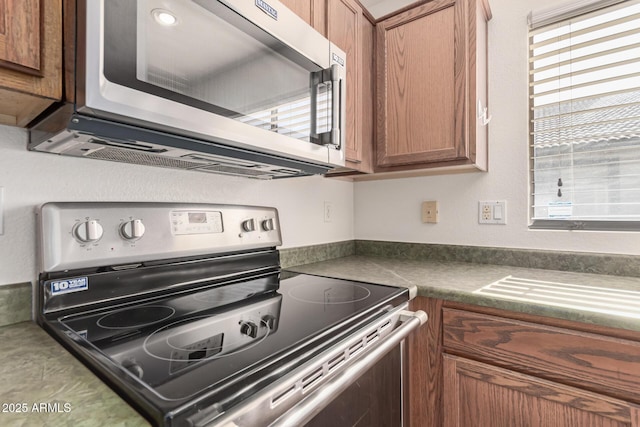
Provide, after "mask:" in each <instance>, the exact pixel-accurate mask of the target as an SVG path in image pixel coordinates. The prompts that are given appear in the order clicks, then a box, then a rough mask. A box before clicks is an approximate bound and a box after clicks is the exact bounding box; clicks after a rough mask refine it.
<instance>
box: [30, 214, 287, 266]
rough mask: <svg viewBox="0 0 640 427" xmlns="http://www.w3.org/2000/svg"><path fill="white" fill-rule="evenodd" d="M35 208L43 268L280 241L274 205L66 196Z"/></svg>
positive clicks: (271, 244)
mask: <svg viewBox="0 0 640 427" xmlns="http://www.w3.org/2000/svg"><path fill="white" fill-rule="evenodd" d="M37 213H38V226H39V240H40V242H39V243H40V264H41V268H40V271H42V272H50V271H61V270H67V269H74V268H91V267H100V266H116V265H119V264H131V263H137V262H143V261H150V260H159V259H168V258H180V257H186V256H196V255H207V254H216V253H224V252H232V251H239V250H248V249H258V248H267V247H274V246H279V245H281V244H282V237H281V234H280V226H279V220H278V211H277V210H276V209H275V208H270V207H260V206H239V205H214V204H176V203H125V202H123V203H117V202H86V203H79V202H62V203H46V204H44V205H42V206H41V207H40V208H39V209H38V212H37Z"/></svg>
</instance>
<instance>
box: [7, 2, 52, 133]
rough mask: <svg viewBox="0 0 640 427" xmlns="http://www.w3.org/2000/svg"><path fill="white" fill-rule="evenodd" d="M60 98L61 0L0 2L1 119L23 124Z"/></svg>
mask: <svg viewBox="0 0 640 427" xmlns="http://www.w3.org/2000/svg"><path fill="white" fill-rule="evenodd" d="M61 98H62V4H61V0H46V1H40V0H0V123H1V124H7V125H17V126H26V125H27V124H28V123H29V122H30V121H31V120H33V119H34V118H35V117H36V116H37V115H38V114H40V113H41V112H42V111H43V110H44V109H45V108H47V107H48V106H49V105H51V104H52V103H53V102H54V101H59V100H60V99H61Z"/></svg>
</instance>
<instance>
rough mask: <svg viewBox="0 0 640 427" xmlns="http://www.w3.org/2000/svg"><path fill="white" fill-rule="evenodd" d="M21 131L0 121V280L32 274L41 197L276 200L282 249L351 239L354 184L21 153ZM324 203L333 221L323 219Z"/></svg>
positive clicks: (23, 144)
mask: <svg viewBox="0 0 640 427" xmlns="http://www.w3.org/2000/svg"><path fill="white" fill-rule="evenodd" d="M26 144H27V132H26V131H25V130H23V129H17V128H12V127H6V126H0V187H4V208H3V214H4V234H3V235H0V285H4V284H10V283H18V282H25V281H34V280H35V279H36V277H37V270H36V269H37V267H36V258H35V256H36V246H35V244H36V236H35V214H34V212H35V210H34V209H35V207H36V206H38V205H40V204H42V203H44V202H47V201H160V202H194V203H231V204H233V203H237V204H250V205H264V206H275V207H277V208H278V210H279V214H280V219H281V222H282V224H281V225H282V234H283V241H284V244H283V246H282V247H283V248H284V247H295V246H304V245H313V244H319V243H327V242H335V241H342V240H351V239H353V184H352V183H350V182H346V181H339V180H331V179H326V178H322V177H305V178H293V179H285V180H275V181H258V180H253V179H247V178H236V177H226V176H221V175H210V174H205V173H197V172H187V171H180V170H171V169H162V168H154V167H148V166H133V165H127V164H122V163H114V162H107V161H100V160H90V159H77V158H71V157H62V156H56V155H52V154H45V153H35V152H28V151H27V150H26ZM324 201H329V202H331V203H332V204H333V209H334V212H333V219H332V221H331V222H330V223H325V222H324V215H323V214H324Z"/></svg>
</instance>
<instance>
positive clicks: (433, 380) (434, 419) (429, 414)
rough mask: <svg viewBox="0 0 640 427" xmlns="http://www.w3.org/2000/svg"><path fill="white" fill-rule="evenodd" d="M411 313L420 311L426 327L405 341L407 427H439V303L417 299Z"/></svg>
mask: <svg viewBox="0 0 640 427" xmlns="http://www.w3.org/2000/svg"><path fill="white" fill-rule="evenodd" d="M410 310H412V311H416V310H423V311H424V312H425V313H427V315H428V316H429V320H428V321H427V324H426V325H424V326H423V327H421V328H420V329H418V330H417V331H416V332H414V333H413V334H411V335H409V337H408V338H407V349H408V357H409V375H408V377H409V378H408V379H409V424H408V425H409V427H441V426H442V417H443V415H442V410H443V407H442V380H443V378H442V300H438V299H432V298H422V297H417V298H415V299H414V300H412V301H411V305H410Z"/></svg>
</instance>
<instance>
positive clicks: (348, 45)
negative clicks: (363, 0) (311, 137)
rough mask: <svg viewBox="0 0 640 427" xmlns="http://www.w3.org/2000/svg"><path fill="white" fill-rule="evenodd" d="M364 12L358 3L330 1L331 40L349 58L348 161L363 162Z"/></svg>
mask: <svg viewBox="0 0 640 427" xmlns="http://www.w3.org/2000/svg"><path fill="white" fill-rule="evenodd" d="M361 19H363V18H362V9H361V8H360V6H359V5H358V3H357V2H355V1H354V0H327V38H328V39H329V40H331V41H332V42H333V43H335V45H336V46H338V47H339V48H340V49H342V50H343V51H344V52H345V54H346V56H347V111H346V123H347V125H346V135H345V141H346V142H345V145H346V147H345V148H346V150H345V156H346V158H347V160H348V161H351V162H360V161H361V160H362V139H361V138H362V137H361V135H360V132H359V130H358V127H359V126H360V117H361V110H360V109H361V107H362V103H361V102H359V100H358V94H360V93H362V81H361V79H359V78H358V74H359V70H360V44H361V41H360V26H361V24H360V20H361Z"/></svg>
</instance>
